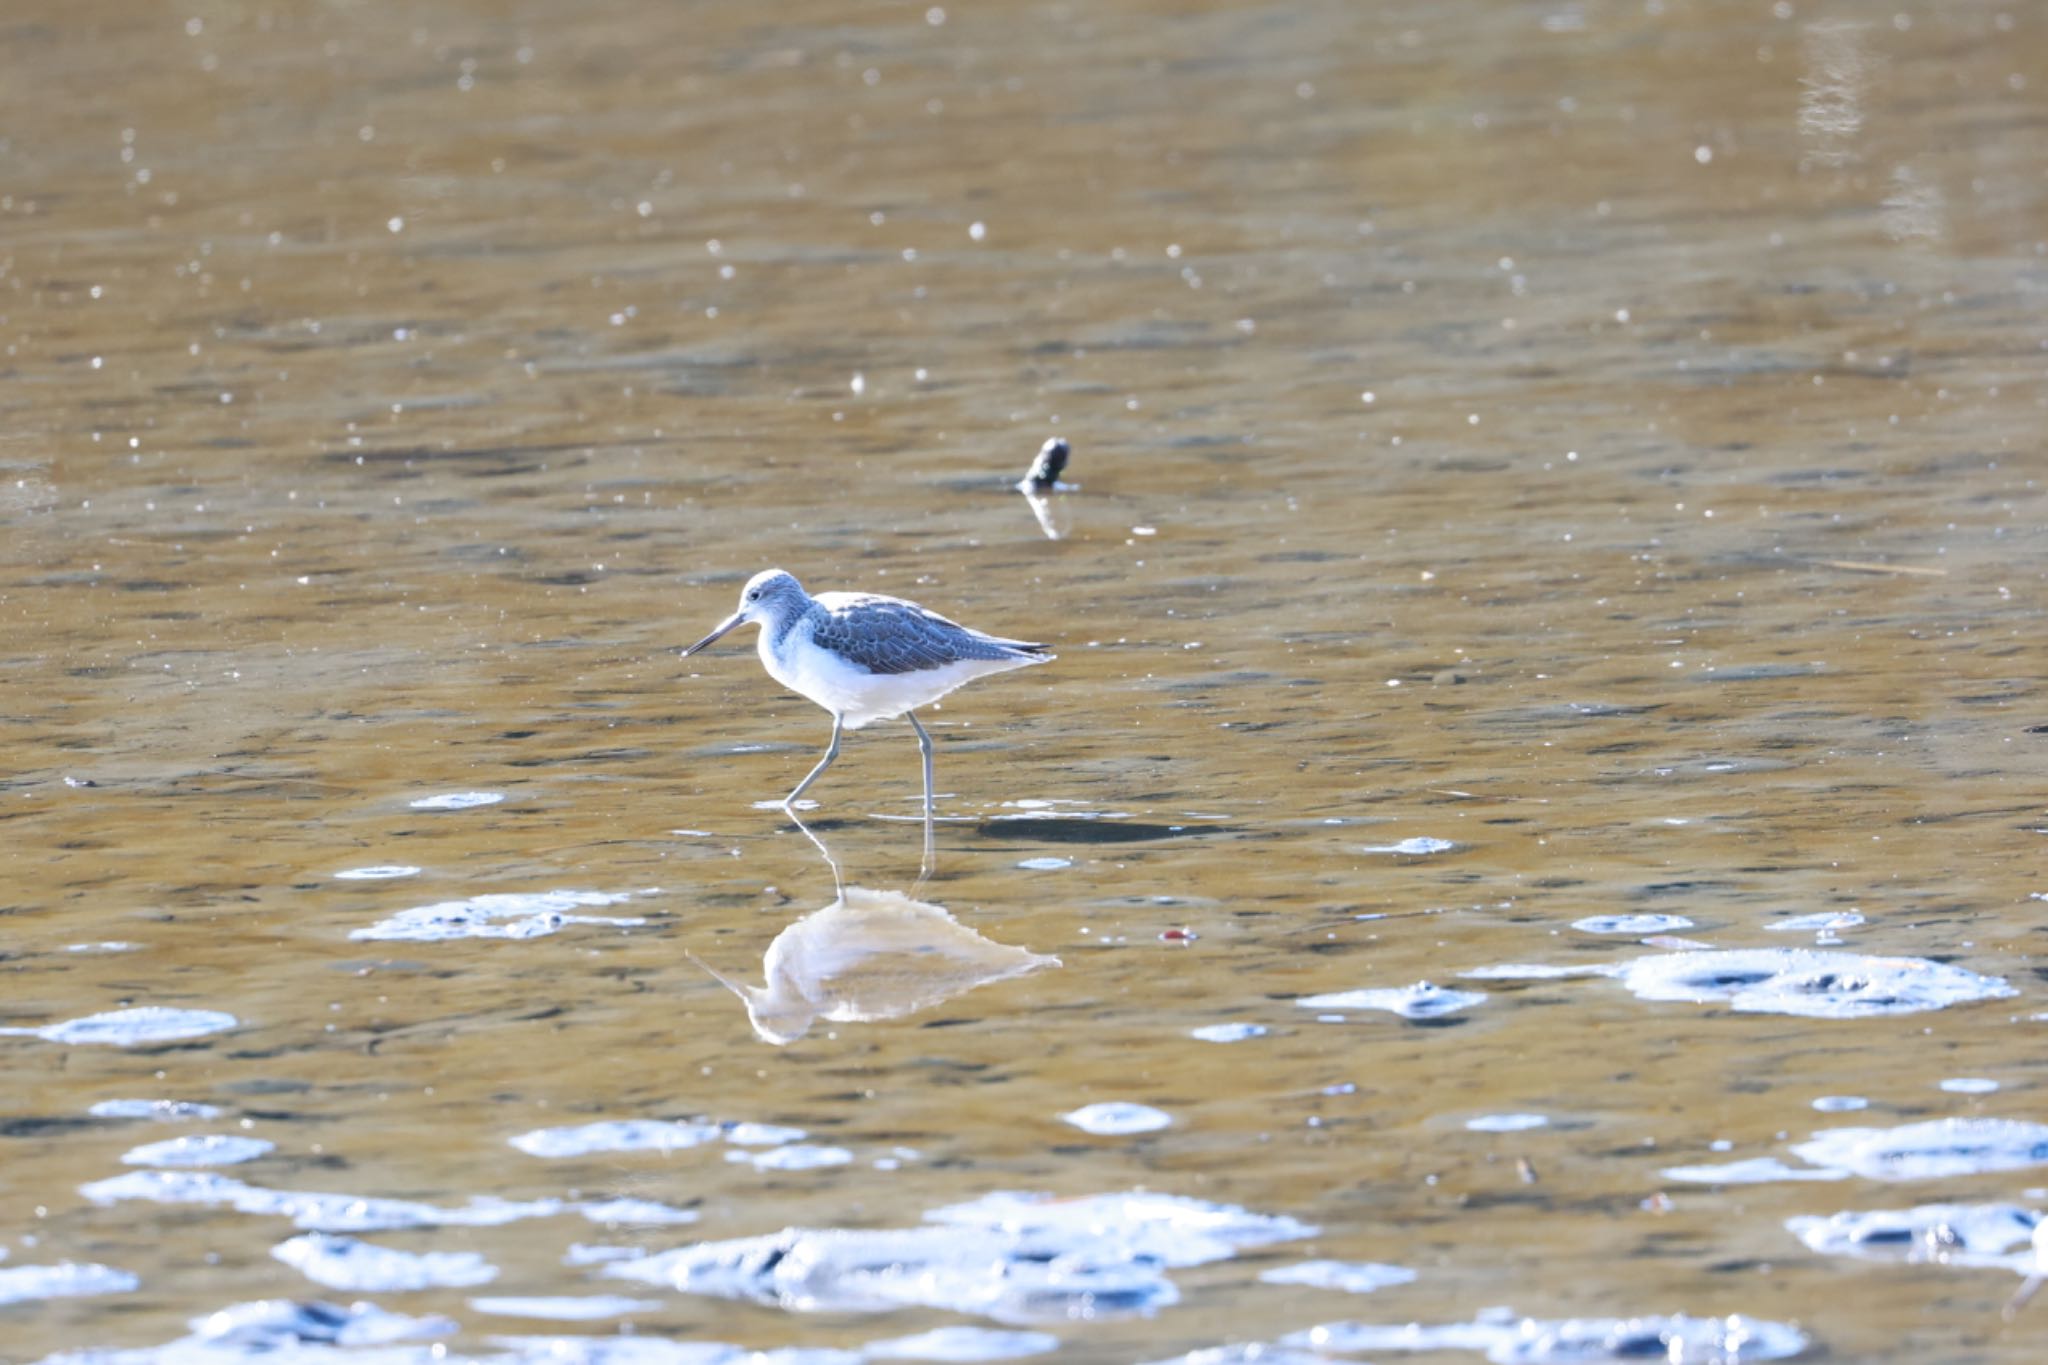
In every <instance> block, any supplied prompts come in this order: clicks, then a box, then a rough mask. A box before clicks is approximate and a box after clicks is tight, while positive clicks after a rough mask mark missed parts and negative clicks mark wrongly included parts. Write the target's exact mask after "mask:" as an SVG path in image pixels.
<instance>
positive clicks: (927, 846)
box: [903, 711, 936, 886]
mask: <svg viewBox="0 0 2048 1365" xmlns="http://www.w3.org/2000/svg"><path fill="white" fill-rule="evenodd" d="M903 714H904V715H906V716H908V717H909V718H910V725H911V728H912V729H914V730H916V731H917V748H918V752H919V753H921V754H922V755H924V859H923V861H922V862H921V863H919V865H918V877H917V881H918V885H920V886H922V885H923V884H924V879H925V878H926V877H929V876H931V875H932V866H933V864H934V862H935V861H936V859H935V857H934V854H933V843H932V737H931V736H930V735H928V734H926V733H925V731H924V726H923V725H922V724H920V723H919V722H918V719H917V712H915V711H905V712H904V713H903Z"/></svg>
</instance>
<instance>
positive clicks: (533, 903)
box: [349, 891, 647, 943]
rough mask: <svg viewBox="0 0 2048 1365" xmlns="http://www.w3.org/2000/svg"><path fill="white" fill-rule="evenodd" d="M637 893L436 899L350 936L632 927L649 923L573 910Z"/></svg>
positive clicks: (533, 934) (428, 938)
mask: <svg viewBox="0 0 2048 1365" xmlns="http://www.w3.org/2000/svg"><path fill="white" fill-rule="evenodd" d="M631 899H633V893H632V892H630V891H628V892H619V893H614V892H608V891H514V892H489V893H486V894H484V895H481V896H471V897H470V898H469V899H468V900H461V901H437V902H435V903H434V904H432V905H417V906H414V907H413V908H412V909H410V910H401V911H399V912H398V913H397V914H396V915H393V916H392V917H391V918H390V919H386V920H379V921H378V922H377V923H375V924H373V925H371V926H370V927H369V928H367V929H356V930H352V931H351V932H350V934H349V937H350V938H351V939H358V940H360V939H373V940H379V941H395V942H404V943H445V942H447V941H448V940H450V939H459V938H545V937H546V936H547V935H549V934H553V933H556V932H558V931H560V930H562V929H565V928H567V927H568V926H569V925H572V924H601V925H609V926H611V927H613V928H621V929H630V928H633V927H634V926H636V925H641V924H645V923H647V921H646V920H645V919H642V918H640V917H639V916H628V917H616V918H615V917H609V916H603V915H572V914H570V913H569V911H571V910H577V909H581V908H583V907H585V906H594V905H617V904H619V903H620V902H622V901H629V900H631Z"/></svg>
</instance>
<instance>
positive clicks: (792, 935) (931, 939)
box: [691, 820, 1060, 1047]
mask: <svg viewBox="0 0 2048 1365" xmlns="http://www.w3.org/2000/svg"><path fill="white" fill-rule="evenodd" d="M797 828H798V829H800V830H802V831H803V832H804V834H805V835H807V836H809V838H810V840H811V842H812V843H815V844H817V845H818V848H819V850H820V851H822V852H823V853H824V854H825V859H826V861H827V862H829V863H831V864H832V875H833V881H834V883H835V885H836V886H837V890H838V894H837V895H836V896H835V897H834V899H833V901H832V903H831V904H829V905H827V906H825V907H824V908H823V909H821V910H813V911H812V912H811V913H810V914H808V915H805V916H804V917H803V918H802V919H799V920H797V921H796V922H795V923H794V924H791V925H789V926H788V927H786V928H785V929H783V931H782V932H781V933H779V934H777V935H776V936H775V938H774V940H773V941H772V942H770V943H769V945H768V951H767V952H766V953H765V954H763V955H762V958H761V971H762V975H763V977H764V978H765V982H766V984H764V985H760V986H755V985H751V984H749V983H747V982H745V981H739V980H735V979H734V978H732V977H729V976H727V975H726V974H725V973H723V972H721V971H719V970H717V969H716V968H714V967H712V966H710V965H709V964H708V963H705V962H703V961H702V960H700V959H697V958H696V957H695V955H694V954H693V955H692V959H691V960H692V961H695V962H697V965H698V966H700V967H703V968H704V970H705V971H707V972H709V973H710V974H711V975H712V976H713V977H715V978H716V979H717V980H718V982H719V984H721V985H723V986H724V987H725V988H726V989H727V990H729V991H731V992H732V993H733V994H734V995H736V996H738V997H739V998H740V1000H741V1002H742V1003H744V1004H745V1005H746V1007H747V1020H748V1022H749V1023H751V1024H752V1025H753V1026H754V1033H755V1034H756V1035H757V1036H758V1037H759V1038H760V1039H761V1041H762V1042H764V1043H772V1044H774V1045H775V1046H776V1047H783V1046H786V1045H788V1044H790V1043H793V1042H795V1041H796V1040H797V1039H799V1038H801V1037H803V1036H804V1035H805V1034H806V1033H808V1032H809V1031H810V1029H811V1026H812V1025H813V1024H815V1023H817V1021H818V1020H820V1019H823V1020H826V1021H827V1022H829V1023H835V1024H846V1023H874V1022H878V1021H881V1020H885V1019H901V1018H904V1017H906V1016H908V1015H912V1014H916V1013H917V1012H919V1011H920V1010H927V1009H930V1008H932V1007H933V1006H934V1005H937V1004H939V1003H941V1002H942V1001H946V1000H950V999H952V998H953V997H954V996H956V995H961V994H964V993H965V992H967V991H971V990H973V989H974V988H975V987H977V986H986V985H989V984H990V983H992V982H996V981H1008V980H1010V979H1011V978H1013V977H1019V976H1025V975H1028V974H1030V973H1032V972H1035V971H1038V970H1039V969H1041V968H1044V967H1057V966H1059V965H1060V960H1059V959H1058V958H1056V957H1048V956H1046V955H1045V954H1043V953H1034V952H1032V951H1030V950H1029V949H1027V948H1014V947H1011V946H1009V945H1007V944H1002V943H997V942H995V941H994V940H992V939H989V938H986V937H984V936H983V935H981V934H979V933H976V932H975V931H974V930H973V929H970V928H968V927H967V926H966V925H964V924H962V923H960V921H958V920H956V919H954V918H953V916H952V913H951V912H950V911H948V910H947V909H946V908H945V907H944V906H942V905H933V904H932V903H930V902H929V901H921V900H913V899H912V898H911V896H909V895H906V894H905V893H903V892H901V891H871V890H869V889H868V888H866V887H863V886H847V885H845V884H844V882H843V881H842V880H841V879H840V876H839V864H838V862H837V861H836V860H835V859H834V858H833V857H832V853H831V850H829V849H827V848H826V847H825V845H824V842H823V841H822V840H820V839H819V838H818V836H817V835H816V834H813V833H812V832H811V830H810V829H809V828H808V827H806V826H805V825H804V823H803V822H802V821H801V820H799V821H797ZM922 886H923V881H922V879H920V881H919V883H918V885H917V886H914V887H912V888H911V890H912V891H913V892H915V891H918V890H921V889H922Z"/></svg>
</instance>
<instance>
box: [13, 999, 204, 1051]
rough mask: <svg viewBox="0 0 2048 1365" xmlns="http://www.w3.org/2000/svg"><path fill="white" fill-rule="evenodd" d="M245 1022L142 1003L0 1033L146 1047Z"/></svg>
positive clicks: (63, 1041) (105, 1044)
mask: <svg viewBox="0 0 2048 1365" xmlns="http://www.w3.org/2000/svg"><path fill="white" fill-rule="evenodd" d="M240 1022H241V1021H240V1020H239V1019H237V1018H235V1016H234V1015H232V1014H224V1013H222V1012H221V1011H219V1010H182V1009H171V1008H169V1007H168V1006H164V1005H138V1006H136V1007H135V1008H134V1009H126V1010H110V1011H108V1012H107V1013H105V1014H89V1015H86V1016H85V1017H84V1018H82V1019H66V1020H65V1021H64V1022H62V1023H60V1024H46V1025H44V1026H43V1027H42V1028H0V1034H15V1035H18V1036H23V1037H31V1038H41V1039H43V1040H44V1041H45V1042H50V1043H74V1044H97V1045H103V1046H107V1047H146V1046H148V1045H150V1044H152V1043H176V1042H182V1041H184V1040H185V1039H187V1038H203V1037H205V1036H206V1035H207V1034H209V1033H219V1032H221V1031H222V1030H223V1029H231V1028H234V1027H235V1026H236V1025H237V1024H239V1023H240Z"/></svg>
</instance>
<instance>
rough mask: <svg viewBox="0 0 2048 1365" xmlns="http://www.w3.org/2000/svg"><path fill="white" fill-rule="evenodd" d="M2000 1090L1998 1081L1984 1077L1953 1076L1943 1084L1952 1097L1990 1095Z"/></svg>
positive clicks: (1942, 1086) (1943, 1087)
mask: <svg viewBox="0 0 2048 1365" xmlns="http://www.w3.org/2000/svg"><path fill="white" fill-rule="evenodd" d="M1998 1088H1999V1086H1998V1082H1997V1081H1994V1080H1989V1079H1987V1078H1985V1077H1982V1076H1951V1077H1950V1078H1949V1079H1947V1080H1945V1081H1943V1082H1942V1083H1941V1089H1943V1090H1946V1091H1948V1093H1949V1094H1951V1095H1989V1094H1991V1093H1992V1092H1993V1091H1995V1090H1997V1089H1998Z"/></svg>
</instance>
